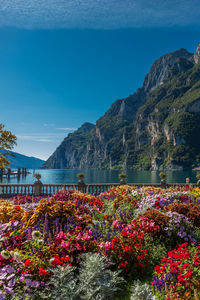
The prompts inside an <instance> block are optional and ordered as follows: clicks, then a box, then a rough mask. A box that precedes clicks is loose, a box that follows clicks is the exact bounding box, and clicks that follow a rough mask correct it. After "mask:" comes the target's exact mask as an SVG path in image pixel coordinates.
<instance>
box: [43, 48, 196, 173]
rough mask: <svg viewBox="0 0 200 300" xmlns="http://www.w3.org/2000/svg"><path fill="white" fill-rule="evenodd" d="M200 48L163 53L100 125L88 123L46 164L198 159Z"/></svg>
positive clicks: (156, 165)
mask: <svg viewBox="0 0 200 300" xmlns="http://www.w3.org/2000/svg"><path fill="white" fill-rule="evenodd" d="M199 51H200V48H199V47H198V49H197V52H196V53H195V54H194V55H192V54H190V53H188V52H187V51H186V50H185V49H180V50H178V51H175V52H173V53H169V54H167V55H164V56H162V57H161V58H159V59H158V60H157V61H155V63H154V64H153V65H152V67H151V69H150V71H149V73H148V74H147V75H146V77H145V79H144V83H143V86H142V87H141V88H140V89H138V90H137V91H136V92H135V93H134V94H133V95H130V96H129V97H127V98H124V99H120V100H117V101H116V102H114V103H113V104H112V106H111V107H110V109H109V110H108V111H107V112H106V113H105V115H104V116H103V117H101V118H100V119H99V120H97V122H96V126H94V125H92V124H88V123H86V124H84V125H83V126H82V127H81V128H79V129H78V130H77V131H75V132H74V133H72V134H70V135H68V137H66V138H65V139H64V141H63V142H62V144H61V145H60V146H59V147H58V148H57V149H56V151H55V152H54V153H53V155H52V156H51V157H50V158H49V159H48V160H47V162H46V163H45V164H44V166H43V167H44V168H121V167H126V168H140V169H150V168H151V169H162V168H163V167H167V168H182V167H185V166H189V165H191V164H195V163H196V162H197V161H198V155H199V154H200V145H199V144H198V143H197V142H195V141H194V140H195V138H194V136H195V134H198V132H199V131H198V130H199V129H200V128H199V126H197V123H198V120H199V119H198V118H199V116H200V115H199V114H200V68H199V58H200V52H199ZM199 123H200V122H199ZM185 124H187V128H186V126H185ZM188 149H189V150H190V151H189V153H188ZM198 151H199V154H198Z"/></svg>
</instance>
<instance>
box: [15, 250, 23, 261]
mask: <svg viewBox="0 0 200 300" xmlns="http://www.w3.org/2000/svg"><path fill="white" fill-rule="evenodd" d="M13 258H14V259H15V260H21V259H22V256H21V254H20V253H19V252H14V253H13Z"/></svg>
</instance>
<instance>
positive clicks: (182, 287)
mask: <svg viewBox="0 0 200 300" xmlns="http://www.w3.org/2000/svg"><path fill="white" fill-rule="evenodd" d="M199 259H200V247H199V246H198V247H196V246H188V244H187V243H184V244H181V245H179V247H178V249H177V250H173V251H170V252H168V257H164V258H163V259H162V261H161V264H160V265H158V266H156V267H155V268H154V275H153V281H152V284H153V287H154V291H156V290H157V291H158V292H159V293H163V294H165V293H167V294H170V293H171V292H172V294H173V293H176V294H177V296H178V297H180V299H195V295H197V294H198V295H200V265H199ZM167 299H171V298H169V297H167ZM178 299H179V298H178Z"/></svg>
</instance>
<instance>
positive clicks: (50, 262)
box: [49, 257, 55, 265]
mask: <svg viewBox="0 0 200 300" xmlns="http://www.w3.org/2000/svg"><path fill="white" fill-rule="evenodd" d="M54 259H55V258H54V257H52V258H51V259H50V260H49V264H50V265H52V262H54Z"/></svg>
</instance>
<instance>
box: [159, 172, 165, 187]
mask: <svg viewBox="0 0 200 300" xmlns="http://www.w3.org/2000/svg"><path fill="white" fill-rule="evenodd" d="M159 177H160V179H161V181H160V184H161V186H163V187H164V186H165V185H166V180H165V178H166V174H165V173H164V172H160V174H159Z"/></svg>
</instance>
